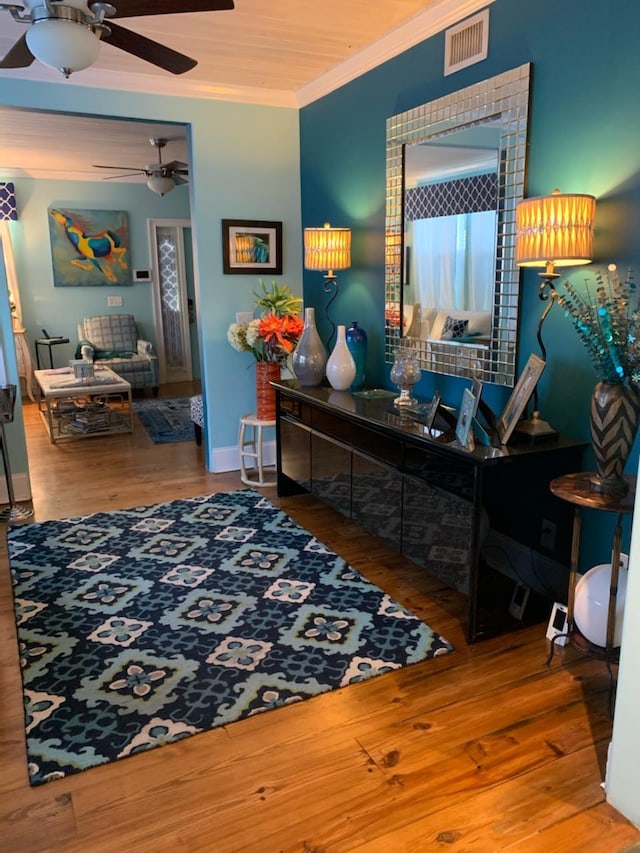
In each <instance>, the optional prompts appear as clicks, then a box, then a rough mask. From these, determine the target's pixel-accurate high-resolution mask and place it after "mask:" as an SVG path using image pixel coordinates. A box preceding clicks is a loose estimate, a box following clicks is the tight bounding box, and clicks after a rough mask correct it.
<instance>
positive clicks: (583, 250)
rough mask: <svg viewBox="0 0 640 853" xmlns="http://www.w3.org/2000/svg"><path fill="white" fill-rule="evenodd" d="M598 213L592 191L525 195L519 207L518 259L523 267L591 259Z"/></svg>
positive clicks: (584, 262) (569, 265) (568, 263)
mask: <svg viewBox="0 0 640 853" xmlns="http://www.w3.org/2000/svg"><path fill="white" fill-rule="evenodd" d="M595 215H596V200H595V198H594V196H592V195H581V194H577V195H576V194H571V193H561V192H560V190H554V192H553V193H552V194H551V195H546V196H538V197H536V198H527V199H524V201H521V202H520V204H519V205H518V207H517V209H516V263H517V264H518V265H519V266H521V267H546V266H547V265H548V264H549V262H553V263H555V264H557V265H558V266H564V267H571V266H577V265H579V264H588V263H590V262H591V258H592V257H593V225H594V220H595Z"/></svg>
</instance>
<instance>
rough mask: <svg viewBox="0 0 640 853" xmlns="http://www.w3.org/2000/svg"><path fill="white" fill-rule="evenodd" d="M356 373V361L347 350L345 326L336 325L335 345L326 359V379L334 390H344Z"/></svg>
mask: <svg viewBox="0 0 640 853" xmlns="http://www.w3.org/2000/svg"><path fill="white" fill-rule="evenodd" d="M355 375H356V363H355V361H354V360H353V356H352V355H351V353H350V352H349V347H348V346H347V339H346V335H345V327H344V326H338V333H337V337H336V345H335V346H334V348H333V350H332V352H331V355H330V356H329V360H328V361H327V379H328V380H329V384H330V385H331V387H332V388H334V389H335V390H336V391H346V390H348V388H349V387H350V385H351V383H352V382H353V379H354V377H355Z"/></svg>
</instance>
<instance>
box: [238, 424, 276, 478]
mask: <svg viewBox="0 0 640 853" xmlns="http://www.w3.org/2000/svg"><path fill="white" fill-rule="evenodd" d="M275 425H276V422H275V421H261V420H258V418H257V417H256V416H255V414H251V415H243V416H242V417H241V418H240V429H239V431H238V451H239V453H240V479H241V480H242V482H243V483H245V484H246V485H247V486H275V484H276V481H275V480H265V478H264V461H263V457H262V430H263V428H264V427H273V426H275ZM247 460H249V462H248V463H247ZM247 464H249V466H250V467H251V468H253V469H254V470H255V473H256V474H257V479H255V478H254V479H251V478H250V477H249V475H248V473H247Z"/></svg>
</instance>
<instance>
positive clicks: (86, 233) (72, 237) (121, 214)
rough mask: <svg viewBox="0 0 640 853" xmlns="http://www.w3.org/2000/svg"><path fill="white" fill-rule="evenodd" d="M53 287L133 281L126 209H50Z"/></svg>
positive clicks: (122, 284) (105, 284) (131, 282)
mask: <svg viewBox="0 0 640 853" xmlns="http://www.w3.org/2000/svg"><path fill="white" fill-rule="evenodd" d="M48 220H49V235H50V238H51V261H52V264H53V286H54V287H119V286H129V285H131V284H133V281H132V278H131V270H130V269H129V219H128V216H127V214H126V213H125V211H123V210H66V209H65V210H62V209H61V208H56V207H50V208H49V210H48Z"/></svg>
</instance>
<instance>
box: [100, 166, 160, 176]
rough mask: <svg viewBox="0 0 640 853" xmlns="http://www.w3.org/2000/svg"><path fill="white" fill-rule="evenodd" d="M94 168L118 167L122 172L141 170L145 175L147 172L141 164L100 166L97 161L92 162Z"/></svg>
mask: <svg viewBox="0 0 640 853" xmlns="http://www.w3.org/2000/svg"><path fill="white" fill-rule="evenodd" d="M92 166H93V168H94V169H118V170H119V171H121V172H140V173H141V174H143V175H146V174H147V170H146V169H141V168H140V166H99V165H98V164H97V163H92Z"/></svg>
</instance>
